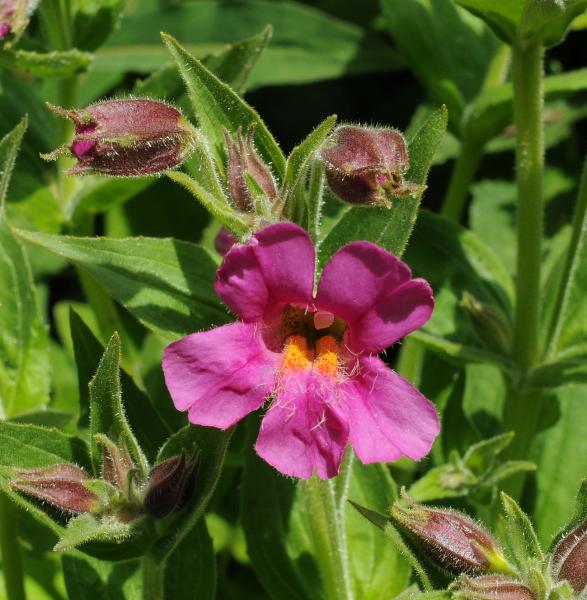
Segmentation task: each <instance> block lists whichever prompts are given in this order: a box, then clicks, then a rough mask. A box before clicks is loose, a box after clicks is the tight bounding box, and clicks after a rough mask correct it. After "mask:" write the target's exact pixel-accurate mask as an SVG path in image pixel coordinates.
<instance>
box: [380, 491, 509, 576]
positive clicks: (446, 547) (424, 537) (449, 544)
mask: <svg viewBox="0 0 587 600" xmlns="http://www.w3.org/2000/svg"><path fill="white" fill-rule="evenodd" d="M403 499H404V500H405V501H407V503H408V506H403V505H402V504H400V503H399V502H396V503H395V504H394V505H393V506H392V507H391V517H392V519H394V520H395V521H396V522H397V523H398V524H399V525H400V526H401V527H402V528H403V529H405V530H406V532H407V533H408V534H409V536H410V537H411V538H412V539H413V540H414V541H415V543H416V545H417V546H418V547H419V548H421V550H422V551H423V552H424V554H426V555H427V556H428V558H430V560H432V561H433V562H434V563H435V564H437V565H438V566H441V567H443V568H444V569H446V570H447V571H450V572H452V573H457V574H458V573H472V574H481V573H492V572H493V573H499V572H501V573H511V572H512V568H511V567H510V566H509V564H508V563H507V561H506V559H505V557H504V556H503V552H502V550H501V548H500V547H499V544H498V543H497V541H496V540H495V539H494V538H493V536H492V535H491V534H490V533H489V532H488V531H486V530H485V529H483V528H482V527H481V526H479V525H478V524H477V523H475V521H473V520H472V519H470V518H469V517H467V516H465V515H463V514H461V513H459V512H456V511H454V510H449V509H440V508H429V507H427V506H424V505H422V504H418V503H416V502H414V501H413V500H412V499H411V498H410V497H409V496H407V494H405V493H404V494H403Z"/></svg>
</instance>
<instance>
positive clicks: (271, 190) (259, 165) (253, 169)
mask: <svg viewBox="0 0 587 600" xmlns="http://www.w3.org/2000/svg"><path fill="white" fill-rule="evenodd" d="M254 133H255V128H254V126H253V125H251V127H250V128H249V130H248V131H247V136H246V137H243V134H242V130H241V128H240V127H239V128H238V129H237V132H236V143H235V142H234V141H233V139H232V137H231V136H230V134H229V133H228V131H226V130H224V137H225V138H226V146H227V152H228V164H227V168H226V176H227V179H228V189H229V192H230V196H231V198H232V200H233V202H234V203H235V205H236V207H237V208H238V209H239V210H242V211H243V212H253V211H254V209H255V196H256V194H255V191H256V190H255V189H251V188H255V187H256V188H258V190H260V191H261V193H263V194H264V195H265V196H266V197H267V198H268V199H269V200H274V199H275V197H276V196H277V188H276V187H275V181H274V180H273V175H272V174H271V170H270V169H269V167H268V166H267V165H266V164H265V163H264V162H263V159H262V158H261V157H260V156H259V155H258V154H257V152H256V150H255V147H254V145H253V136H254Z"/></svg>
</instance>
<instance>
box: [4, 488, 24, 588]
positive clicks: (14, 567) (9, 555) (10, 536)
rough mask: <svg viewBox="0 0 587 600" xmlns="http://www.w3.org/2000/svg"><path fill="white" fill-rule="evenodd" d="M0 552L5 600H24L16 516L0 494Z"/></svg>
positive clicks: (5, 498) (11, 506)
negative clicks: (0, 553)
mask: <svg viewBox="0 0 587 600" xmlns="http://www.w3.org/2000/svg"><path fill="white" fill-rule="evenodd" d="M0 551H1V552H2V574H3V575H4V585H5V587H6V599H7V600H25V599H26V595H25V592H24V581H23V570H22V557H21V554H20V544H19V542H18V536H17V530H16V514H15V512H14V507H13V505H12V503H11V502H10V500H9V499H8V498H7V497H6V496H5V495H4V494H0Z"/></svg>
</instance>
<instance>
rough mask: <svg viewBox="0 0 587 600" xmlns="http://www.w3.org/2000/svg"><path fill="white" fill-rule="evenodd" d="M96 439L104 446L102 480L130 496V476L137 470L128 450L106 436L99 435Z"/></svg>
mask: <svg viewBox="0 0 587 600" xmlns="http://www.w3.org/2000/svg"><path fill="white" fill-rule="evenodd" d="M96 438H97V441H98V443H99V444H100V445H101V446H102V478H103V479H105V480H106V481H107V482H108V483H111V484H112V485H113V486H114V487H117V488H118V489H119V490H122V491H123V492H124V493H125V494H127V495H128V493H129V483H130V482H129V476H131V475H132V473H133V472H134V470H135V468H136V467H135V464H134V462H133V460H132V458H131V456H130V454H129V452H128V450H127V449H126V447H125V446H122V445H120V446H118V445H116V444H115V443H114V442H112V441H111V440H110V439H108V438H107V437H106V436H103V435H100V434H98V435H97V436H96Z"/></svg>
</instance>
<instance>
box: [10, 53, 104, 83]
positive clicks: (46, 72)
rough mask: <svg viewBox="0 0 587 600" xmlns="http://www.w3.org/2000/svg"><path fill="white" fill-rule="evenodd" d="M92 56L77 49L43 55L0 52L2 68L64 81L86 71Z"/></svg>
mask: <svg viewBox="0 0 587 600" xmlns="http://www.w3.org/2000/svg"><path fill="white" fill-rule="evenodd" d="M91 63H92V55H91V54H88V53H87V52H80V51H79V50H77V49H75V48H74V49H72V50H62V51H55V52H48V53H46V54H41V53H39V52H31V51H29V50H12V49H9V50H0V66H2V67H4V68H6V69H13V70H14V71H19V72H24V73H27V74H28V75H32V76H34V77H43V78H46V79H62V78H64V77H71V76H72V75H76V74H78V73H81V72H83V71H85V70H86V69H87V68H88V67H89V66H90V64H91Z"/></svg>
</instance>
